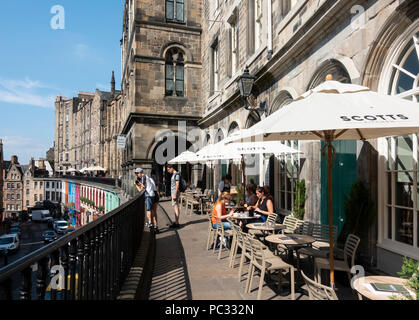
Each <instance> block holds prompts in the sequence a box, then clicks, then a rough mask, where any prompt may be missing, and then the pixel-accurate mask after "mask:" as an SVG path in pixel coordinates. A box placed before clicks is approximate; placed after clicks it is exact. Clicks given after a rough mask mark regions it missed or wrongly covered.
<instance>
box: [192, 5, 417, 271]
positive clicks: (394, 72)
mask: <svg viewBox="0 0 419 320" xmlns="http://www.w3.org/2000/svg"><path fill="white" fill-rule="evenodd" d="M217 3H218V6H217ZM202 29H203V32H202V48H203V49H202V65H203V72H202V74H203V78H202V87H203V89H202V92H203V101H204V106H203V107H204V110H203V115H202V119H201V120H200V121H199V125H200V127H201V128H202V130H203V136H204V139H207V140H208V141H209V142H210V143H215V142H217V141H219V140H221V139H222V138H225V137H227V136H228V135H229V134H231V133H232V132H234V131H235V130H237V129H244V128H248V127H250V126H252V125H253V124H254V123H255V122H258V121H260V120H261V119H263V118H265V117H266V116H268V115H270V114H271V113H273V112H275V111H276V110H278V109H279V108H281V107H282V106H284V105H286V104H288V103H290V102H292V100H293V99H295V98H297V97H298V96H299V95H301V94H302V93H304V92H305V91H307V90H309V89H311V88H314V87H315V86H317V85H319V84H321V83H322V82H323V81H325V77H326V75H327V74H332V75H333V78H334V80H338V81H342V82H347V83H354V84H361V85H365V86H368V87H370V88H371V89H372V90H374V91H379V92H382V93H385V94H394V95H398V96H399V97H402V98H408V99H412V100H414V101H417V100H418V92H419V89H418V83H419V82H418V73H419V63H418V54H419V44H418V40H417V39H418V37H419V3H418V2H417V1H402V0H400V1H391V0H386V1H351V0H348V1H339V0H338V1H330V0H319V1H304V0H281V1H270V0H245V1H239V0H237V1H219V2H218V1H208V0H205V1H203V17H202ZM246 66H248V67H249V70H250V73H251V74H252V75H254V76H255V77H256V80H255V86H254V88H253V92H252V96H251V97H250V99H249V100H250V104H251V105H252V106H253V107H255V108H257V110H256V111H248V110H245V109H244V108H243V106H244V100H243V98H242V97H241V96H240V92H239V88H238V84H237V79H238V77H239V76H240V75H241V74H242V73H243V71H244V69H245V67H246ZM301 116H302V117H304V115H301ZM286 143H287V144H288V145H290V146H293V147H298V148H299V149H300V150H301V151H303V152H304V154H303V155H301V156H299V157H297V156H295V157H290V156H288V157H284V156H269V157H260V158H258V159H256V160H257V161H256V163H257V162H259V165H257V166H255V170H256V172H254V173H253V174H254V175H255V178H256V179H257V181H256V182H257V183H258V184H260V185H263V184H266V185H269V186H270V187H271V191H272V193H273V195H274V198H275V207H276V211H278V212H282V213H284V214H289V213H290V212H291V210H292V207H293V201H294V200H293V199H294V197H295V189H294V186H295V184H294V182H295V180H299V179H303V178H304V179H305V181H306V187H307V197H308V198H307V201H306V208H305V209H306V210H305V211H306V216H305V219H306V220H309V221H312V222H315V223H326V222H327V205H326V203H327V192H326V190H325V187H324V186H326V185H327V183H326V182H327V180H325V179H327V168H326V166H325V161H326V159H324V157H322V156H321V149H322V143H321V142H319V141H307V142H303V141H300V142H298V141H288V142H286ZM416 145H417V138H416V137H415V136H413V137H412V136H411V137H395V138H390V139H389V140H386V139H378V140H374V141H365V142H361V141H348V142H337V143H336V144H335V148H336V151H337V154H336V160H335V166H334V169H333V171H334V172H333V175H334V177H335V179H336V181H334V195H335V196H334V197H335V198H334V203H335V204H336V207H335V208H334V219H335V221H336V224H337V225H338V227H339V230H341V229H342V227H343V225H344V223H345V212H344V208H343V207H344V206H343V204H344V197H345V196H346V195H347V194H348V193H349V190H350V188H351V185H352V184H353V183H354V182H355V180H356V179H361V180H363V181H364V182H366V183H367V185H368V186H369V188H370V191H371V192H370V193H371V196H372V198H373V201H374V203H375V205H376V209H377V219H376V220H375V222H374V224H373V225H372V226H371V232H370V235H369V239H368V244H367V247H368V248H367V254H366V256H367V258H368V259H369V261H368V263H371V264H375V265H378V267H380V268H381V269H383V270H385V271H387V272H390V273H395V272H397V271H399V270H400V264H401V257H402V256H403V255H407V256H409V257H411V258H414V259H416V260H417V259H418V258H419V256H418V252H419V250H418V246H419V242H418V241H419V239H418V237H419V232H418V227H419V226H418V219H417V214H414V213H416V212H417V211H416V206H417V204H416V201H413V200H412V201H409V200H408V199H416V196H415V195H414V196H412V197H411V198H410V196H408V195H410V194H411V192H412V190H417V189H416V187H415V185H416V181H417V180H416V178H415V175H416V174H417V171H416V170H417V159H416V154H415V151H414V150H416V149H415V148H416ZM389 150H392V151H391V152H393V153H391V152H390V153H389ZM406 152H407V154H410V155H411V156H407V157H406V158H404V157H405V153H406ZM398 153H400V156H399V155H398ZM389 155H391V156H389ZM400 159H402V160H400ZM392 160H393V162H392ZM400 161H401V162H403V165H399V164H397V163H398V162H400ZM392 166H395V167H392ZM377 167H378V168H379V171H377ZM402 167H405V169H404V170H407V171H408V173H400V172H399V171H398V170H402ZM215 171H216V181H217V180H218V179H219V177H220V176H221V175H222V174H223V173H225V172H228V171H233V172H234V165H231V164H228V163H227V164H225V165H222V166H220V167H218V168H217V169H216V170H215ZM236 180H238V179H236ZM409 181H411V183H412V184H413V185H414V186H413V187H412V186H409ZM236 182H238V181H236ZM392 185H393V187H391V186H392ZM389 190H390V191H391V193H389V192H390V191H389ZM413 192H414V193H415V194H417V191H413ZM388 194H390V195H394V197H393V196H390V199H389V197H388ZM392 197H393V198H392ZM364 241H365V239H364ZM364 262H365V261H364Z"/></svg>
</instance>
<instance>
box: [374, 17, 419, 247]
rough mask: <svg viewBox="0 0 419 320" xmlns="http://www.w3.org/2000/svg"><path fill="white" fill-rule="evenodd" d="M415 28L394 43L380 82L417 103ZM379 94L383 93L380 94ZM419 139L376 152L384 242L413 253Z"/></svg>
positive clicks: (394, 141) (395, 141)
mask: <svg viewBox="0 0 419 320" xmlns="http://www.w3.org/2000/svg"><path fill="white" fill-rule="evenodd" d="M418 38H419V24H418V23H416V26H414V25H412V28H411V31H410V32H409V33H408V34H406V36H402V37H401V38H400V40H398V41H396V42H395V44H397V46H395V51H394V54H393V55H390V59H389V63H388V64H387V65H388V69H387V70H385V71H384V73H383V75H382V78H383V82H386V83H385V84H384V85H385V86H386V88H383V89H384V90H387V93H388V94H390V95H394V96H397V97H400V98H403V99H408V100H412V101H415V102H418V101H419V43H418ZM384 90H383V91H384ZM418 147H419V135H418V134H410V135H405V136H397V137H391V138H386V143H383V148H382V150H380V152H382V154H383V155H384V156H385V158H386V160H387V161H386V167H385V175H384V176H385V179H384V181H385V183H384V184H383V185H382V188H383V190H385V192H383V195H384V196H383V205H384V207H385V208H386V210H384V213H383V215H384V217H383V221H384V227H383V231H384V232H383V236H384V240H385V241H390V243H391V244H392V243H397V245H398V246H400V245H403V246H405V247H404V249H406V250H412V249H413V250H417V247H418V246H419V231H418V230H419V219H417V217H416V218H415V215H417V212H418V210H419V202H418V201H414V200H416V199H419V198H418V197H419V171H418V156H417V154H418V151H417V150H418Z"/></svg>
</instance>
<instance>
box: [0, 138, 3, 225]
mask: <svg viewBox="0 0 419 320" xmlns="http://www.w3.org/2000/svg"><path fill="white" fill-rule="evenodd" d="M3 170H4V159H3V140H2V139H0V224H1V222H2V221H3V211H4V205H3V185H4V172H3Z"/></svg>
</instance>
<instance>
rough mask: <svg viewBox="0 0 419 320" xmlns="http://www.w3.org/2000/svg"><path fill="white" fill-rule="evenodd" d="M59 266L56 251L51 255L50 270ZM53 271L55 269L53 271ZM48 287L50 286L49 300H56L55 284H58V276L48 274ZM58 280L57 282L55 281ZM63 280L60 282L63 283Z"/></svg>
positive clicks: (58, 254)
mask: <svg viewBox="0 0 419 320" xmlns="http://www.w3.org/2000/svg"><path fill="white" fill-rule="evenodd" d="M58 265H60V251H59V250H56V251H54V252H53V253H52V254H51V266H50V268H53V267H54V266H58ZM54 270H55V269H54ZM50 277H51V280H50V285H51V300H57V284H58V283H59V281H60V279H59V278H57V277H59V274H58V275H57V276H56V275H55V274H51V272H50ZM56 279H58V281H56ZM64 280H65V279H61V281H64Z"/></svg>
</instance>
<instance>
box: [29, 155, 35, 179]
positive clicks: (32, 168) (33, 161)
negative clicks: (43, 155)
mask: <svg viewBox="0 0 419 320" xmlns="http://www.w3.org/2000/svg"><path fill="white" fill-rule="evenodd" d="M30 169H31V175H32V177H33V176H34V175H35V159H34V158H33V157H32V158H31V163H30Z"/></svg>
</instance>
